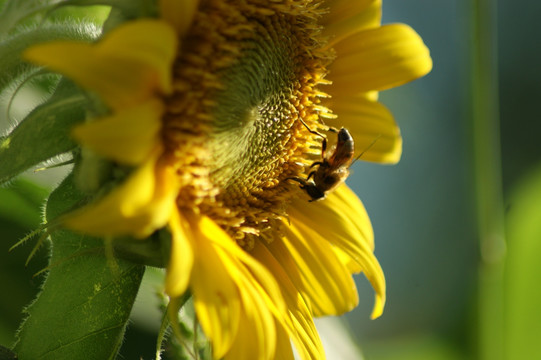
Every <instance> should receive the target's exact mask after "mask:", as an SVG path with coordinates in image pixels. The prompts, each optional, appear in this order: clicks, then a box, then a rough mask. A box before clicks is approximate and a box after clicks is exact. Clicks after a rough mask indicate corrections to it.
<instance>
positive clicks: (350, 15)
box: [321, 0, 381, 47]
mask: <svg viewBox="0 0 541 360" xmlns="http://www.w3.org/2000/svg"><path fill="white" fill-rule="evenodd" d="M327 2H328V1H327ZM330 3H331V4H330V7H329V12H328V13H327V14H325V15H324V16H323V19H322V21H321V22H322V24H323V25H324V28H323V35H324V36H327V37H328V38H329V43H328V44H327V46H329V47H331V46H334V45H335V44H336V43H337V42H339V41H341V40H343V39H344V38H346V37H348V36H351V35H352V34H355V33H357V32H359V31H362V30H365V29H369V28H373V27H376V26H379V24H380V23H381V0H360V1H352V0H334V1H330Z"/></svg>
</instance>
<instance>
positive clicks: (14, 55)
mask: <svg viewBox="0 0 541 360" xmlns="http://www.w3.org/2000/svg"><path fill="white" fill-rule="evenodd" d="M0 24H1V20H0ZM99 34H100V30H99V29H98V28H97V27H96V26H95V25H93V24H92V23H83V22H62V23H58V24H46V25H41V26H35V25H34V26H33V27H28V28H25V30H24V32H21V33H18V34H16V35H14V36H11V37H9V38H6V39H4V41H2V42H0V69H2V71H1V72H0V92H2V91H4V90H5V89H6V88H7V87H8V86H9V85H11V84H12V83H14V82H15V81H16V80H18V79H20V78H21V76H22V75H23V74H27V73H28V72H29V71H30V70H31V69H36V68H37V67H36V66H35V65H31V64H29V63H27V62H24V61H23V60H22V59H21V54H22V52H23V51H24V50H26V49H27V48H28V47H30V46H32V45H35V44H39V43H42V42H47V41H53V40H78V41H86V42H91V41H94V40H95V39H96V38H97V37H98V35H99Z"/></svg>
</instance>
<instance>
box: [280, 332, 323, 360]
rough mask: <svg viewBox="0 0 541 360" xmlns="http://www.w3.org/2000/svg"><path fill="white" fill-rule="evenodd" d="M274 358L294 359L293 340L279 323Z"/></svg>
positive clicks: (282, 359) (281, 359)
mask: <svg viewBox="0 0 541 360" xmlns="http://www.w3.org/2000/svg"><path fill="white" fill-rule="evenodd" d="M274 358H275V359H280V360H294V357H293V350H292V349H291V342H290V340H289V336H288V335H287V332H286V331H285V330H284V329H282V328H281V327H280V326H278V324H277V325H276V354H275V356H274ZM303 359H308V358H303ZM312 359H317V358H312Z"/></svg>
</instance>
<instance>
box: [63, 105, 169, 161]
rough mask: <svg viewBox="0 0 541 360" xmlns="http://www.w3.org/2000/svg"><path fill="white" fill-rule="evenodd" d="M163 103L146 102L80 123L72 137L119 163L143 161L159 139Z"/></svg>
mask: <svg viewBox="0 0 541 360" xmlns="http://www.w3.org/2000/svg"><path fill="white" fill-rule="evenodd" d="M162 113H163V104H162V103H161V102H160V101H158V100H151V101H147V102H145V103H143V104H141V105H137V106H134V107H131V108H128V109H127V110H121V111H118V112H116V113H114V114H113V115H111V116H108V117H105V118H102V119H99V120H97V121H93V122H89V123H86V124H83V125H80V126H78V127H76V128H74V129H73V132H72V136H73V137H74V138H75V139H76V140H77V141H78V142H79V143H81V144H83V145H84V146H86V147H88V148H90V149H92V150H93V151H94V152H96V153H97V154H99V155H101V156H103V157H105V158H107V159H111V160H114V161H118V162H120V163H122V164H129V165H137V164H140V163H142V162H143V161H144V160H146V159H147V158H148V157H149V155H150V154H151V152H152V151H153V149H155V148H156V146H157V145H158V144H159V142H160V137H159V131H160V128H161V116H162Z"/></svg>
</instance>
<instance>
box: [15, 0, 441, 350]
mask: <svg viewBox="0 0 541 360" xmlns="http://www.w3.org/2000/svg"><path fill="white" fill-rule="evenodd" d="M158 5H159V6H158V9H159V10H158V12H157V14H156V16H155V17H149V18H140V19H136V20H130V21H126V22H124V23H122V24H118V25H117V26H116V27H114V28H113V29H111V30H110V31H108V32H106V33H104V34H103V36H102V38H101V39H100V40H99V41H98V42H96V43H93V44H88V43H79V42H73V41H58V42H53V43H46V44H41V45H38V46H34V47H32V48H30V49H29V50H27V52H26V53H25V58H26V59H28V60H29V61H32V62H34V63H37V64H40V65H43V66H45V67H47V68H49V69H51V70H53V71H56V72H59V73H61V74H63V75H64V76H66V77H68V78H70V79H72V80H73V81H74V82H75V83H77V84H78V85H79V86H81V87H82V88H84V89H85V90H87V92H88V93H89V96H92V98H95V99H98V101H97V102H98V103H99V104H100V105H101V106H97V108H99V109H104V108H105V109H106V111H103V110H102V111H101V113H100V112H99V111H96V109H94V113H99V115H98V116H90V119H89V121H87V122H86V123H84V124H82V125H79V126H77V127H75V128H74V129H73V131H72V136H73V138H74V139H76V141H77V142H78V143H79V144H80V146H81V147H82V149H83V152H82V156H81V158H80V159H79V160H78V161H79V162H80V166H79V168H80V169H84V168H86V170H85V174H89V173H92V170H95V171H94V172H99V167H98V166H96V162H95V159H96V158H98V159H101V161H107V162H109V163H111V164H113V165H114V166H116V167H117V168H121V169H127V171H128V175H126V176H124V177H122V178H118V179H114V180H115V181H116V182H115V184H116V185H115V186H112V189H109V188H110V186H109V187H108V189H109V190H108V191H105V190H104V189H101V190H102V191H100V192H98V193H99V194H100V195H97V196H96V198H95V199H93V201H91V202H90V203H89V204H87V205H84V206H82V207H80V208H79V209H77V210H74V211H72V212H70V213H68V214H66V215H64V216H62V217H61V218H59V219H58V221H59V223H61V224H62V225H63V226H64V227H66V228H69V229H71V230H74V231H77V232H81V233H84V234H90V235H95V236H102V237H116V236H122V235H127V234H128V235H132V236H135V237H137V238H140V239H142V240H143V239H145V238H147V237H149V236H150V235H151V234H153V233H154V232H156V231H158V230H161V229H166V230H167V231H168V232H169V233H170V234H171V244H170V254H169V259H168V262H167V271H166V279H165V291H166V293H167V294H168V296H169V297H170V298H171V301H172V302H173V303H174V302H178V301H179V299H180V298H181V297H182V296H183V295H185V294H186V293H187V292H189V293H190V294H191V295H192V297H193V302H194V307H195V311H196V314H197V319H198V322H199V323H200V325H201V327H202V329H203V331H204V333H205V334H206V336H207V337H208V338H209V340H210V341H211V343H212V346H213V357H214V358H216V359H219V358H225V359H274V358H277V359H292V358H293V354H292V348H291V345H290V340H291V341H292V342H293V344H294V345H295V347H296V348H297V350H298V352H299V354H300V355H301V357H302V358H303V359H320V358H324V353H323V349H322V345H321V342H320V339H319V337H318V335H317V331H316V330H315V327H314V323H313V317H315V316H323V315H338V314H342V313H344V312H347V311H349V310H351V309H352V308H354V307H355V306H356V304H357V301H358V298H357V291H356V288H355V283H354V281H353V278H352V274H354V273H359V272H363V273H364V274H365V276H366V277H367V279H368V280H369V281H370V283H371V284H372V286H373V288H374V290H375V294H376V295H375V305H374V309H373V312H372V318H376V317H378V316H380V315H381V313H382V311H383V307H384V303H385V279H384V276H383V272H382V270H381V267H380V265H379V263H378V261H377V259H376V257H375V256H374V254H373V251H374V241H373V232H372V227H371V224H370V221H369V218H368V216H367V214H366V211H365V209H364V207H363V205H362V204H361V202H360V201H359V199H358V198H357V197H356V196H355V194H354V193H353V192H352V191H351V190H350V189H349V188H348V187H347V186H346V185H344V184H343V185H341V186H339V187H338V188H337V189H336V190H335V191H333V192H330V193H328V194H326V195H327V196H326V199H325V200H323V201H318V202H309V201H307V200H309V196H308V195H307V194H306V192H305V191H304V190H303V188H302V186H299V184H298V181H291V180H292V179H297V180H298V179H306V177H307V174H308V173H309V172H310V171H311V165H312V164H313V163H314V162H317V161H320V160H321V156H322V150H321V148H322V140H323V138H328V139H329V141H333V140H334V139H335V137H336V135H334V134H333V133H332V132H329V129H330V128H331V127H334V128H341V127H345V128H347V129H349V130H350V132H351V134H352V136H353V138H354V140H355V145H356V149H357V153H358V152H359V150H363V149H367V150H366V153H365V154H364V155H363V160H369V161H375V162H380V163H395V162H397V161H398V160H399V158H400V155H401V137H400V132H399V129H398V126H397V125H396V123H395V122H394V120H393V118H392V116H391V114H390V113H389V111H388V110H387V109H386V108H385V107H384V106H383V105H381V104H380V103H378V102H377V92H378V91H380V90H384V89H387V88H390V87H394V86H398V85H400V84H403V83H405V82H407V81H411V80H413V79H415V78H418V77H420V76H422V75H424V74H426V73H427V72H428V71H430V68H431V60H430V56H429V53H428V50H427V49H426V47H425V46H424V44H423V42H422V40H421V39H420V38H419V36H418V35H417V34H416V33H415V32H414V31H413V30H412V29H411V28H409V27H408V26H406V25H401V24H392V25H385V26H381V25H380V17H381V1H380V0H379V1H378V0H361V1H350V0H334V1H333V0H327V1H311V0H276V1H267V0H244V1H239V0H202V1H199V2H198V1H196V0H187V1H174V0H163V1H160V2H159V4H158ZM376 139H377V141H376ZM372 143H373V146H370V144H372ZM93 167H94V168H93ZM89 169H90V171H89ZM78 179H79V183H80V186H81V187H83V188H85V187H87V188H88V186H89V185H88V182H92V181H91V180H89V179H87V178H85V177H84V176H79V178H78ZM301 181H303V180H301ZM304 181H306V180H304ZM85 182H86V183H85ZM103 193H104V194H103ZM162 231H163V230H162Z"/></svg>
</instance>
